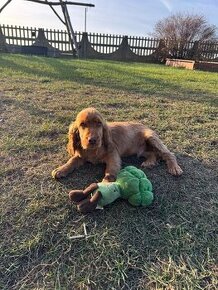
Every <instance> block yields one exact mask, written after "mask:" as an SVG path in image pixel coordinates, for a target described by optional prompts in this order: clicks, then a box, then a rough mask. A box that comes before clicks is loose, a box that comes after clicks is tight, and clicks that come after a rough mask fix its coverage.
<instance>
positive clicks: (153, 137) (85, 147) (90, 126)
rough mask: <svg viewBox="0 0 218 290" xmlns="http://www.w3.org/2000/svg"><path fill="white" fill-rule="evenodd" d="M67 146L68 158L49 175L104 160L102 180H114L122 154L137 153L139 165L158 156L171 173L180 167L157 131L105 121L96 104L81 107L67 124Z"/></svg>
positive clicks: (152, 162)
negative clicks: (85, 107)
mask: <svg viewBox="0 0 218 290" xmlns="http://www.w3.org/2000/svg"><path fill="white" fill-rule="evenodd" d="M68 137H69V142H68V145H67V150H68V152H69V154H70V156H71V157H70V159H69V160H68V161H67V163H65V164H64V165H62V166H60V167H58V168H56V169H54V170H53V171H52V176H53V177H54V178H60V177H64V176H66V175H68V174H69V173H70V172H72V171H73V170H74V169H76V168H78V167H79V166H81V165H82V164H84V163H85V162H86V161H89V162H91V163H94V164H95V163H99V162H101V163H105V164H106V169H105V176H104V180H105V181H114V180H115V179H116V176H117V173H118V172H119V170H120V168H121V157H122V156H130V155H134V154H136V155H137V156H143V157H145V161H144V162H143V163H142V167H151V166H154V165H155V164H156V162H157V160H158V159H160V158H161V159H163V160H165V161H166V164H167V169H168V171H169V173H171V174H172V175H181V174H182V169H181V168H180V166H179V165H178V163H177V160H176V157H175V156H174V154H173V153H171V152H170V151H169V150H168V149H167V147H166V146H165V145H164V144H163V142H162V141H161V140H160V139H159V137H158V136H157V134H156V133H155V132H154V131H152V130H151V129H149V128H147V127H146V126H144V125H142V124H140V123H137V122H111V123H107V122H106V121H105V120H104V118H103V117H102V116H101V114H100V113H99V112H98V111H97V110H96V109H95V108H87V109H84V110H82V111H81V112H80V113H79V114H78V115H77V117H76V120H75V122H74V123H72V124H71V125H70V128H69V134H68Z"/></svg>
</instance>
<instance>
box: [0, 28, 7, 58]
mask: <svg viewBox="0 0 218 290" xmlns="http://www.w3.org/2000/svg"><path fill="white" fill-rule="evenodd" d="M0 51H1V52H7V51H8V50H7V43H6V39H5V36H4V34H3V33H2V29H1V27H0Z"/></svg>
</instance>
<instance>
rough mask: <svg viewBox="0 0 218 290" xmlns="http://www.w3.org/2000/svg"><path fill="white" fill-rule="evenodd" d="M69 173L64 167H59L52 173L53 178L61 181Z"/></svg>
mask: <svg viewBox="0 0 218 290" xmlns="http://www.w3.org/2000/svg"><path fill="white" fill-rule="evenodd" d="M67 174H68V171H66V170H65V169H64V168H63V167H58V168H56V169H54V170H53V171H52V173H51V176H52V177H53V178H55V179H59V178H61V177H65V176H67Z"/></svg>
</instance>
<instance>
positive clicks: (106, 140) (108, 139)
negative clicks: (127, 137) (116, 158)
mask: <svg viewBox="0 0 218 290" xmlns="http://www.w3.org/2000/svg"><path fill="white" fill-rule="evenodd" d="M102 124H103V144H104V147H105V148H106V149H107V150H108V151H111V150H113V148H114V146H113V141H112V136H111V132H110V129H109V127H108V125H107V123H106V122H105V121H103V122H102Z"/></svg>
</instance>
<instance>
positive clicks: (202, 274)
mask: <svg viewBox="0 0 218 290" xmlns="http://www.w3.org/2000/svg"><path fill="white" fill-rule="evenodd" d="M217 95H218V74H217V73H206V72H199V71H187V70H182V69H173V68H168V67H164V66H162V65H152V64H139V63H119V62H110V61H96V60H93V61H92V60H86V61H85V60H83V61H81V60H67V59H66V60H63V59H50V58H40V57H31V56H19V55H9V54H0V113H1V115H0V136H1V138H0V161H1V168H0V178H1V181H0V184H1V187H0V192H1V194H0V207H1V219H0V226H1V239H0V261H1V263H0V273H1V275H0V288H1V289H7V290H8V289H10V290H12V289H75V290H76V289H92V290H93V289H94V290H96V289H97V290H98V289H103V290H106V289H110V290H112V289H116V290H117V289H131V290H132V289H133V290H134V289H217V283H218V281H217V273H218V268H217V246H216V245H217V193H218V190H217V181H218V180H217V175H216V166H217V165H218V164H217V142H218V140H217V113H218V110H217V99H218V98H217ZM87 106H95V107H96V108H97V109H99V110H100V111H101V112H102V114H103V115H104V116H105V118H106V119H107V120H108V121H112V120H126V119H128V120H137V121H140V122H142V123H145V124H147V125H149V126H150V127H152V128H153V129H155V130H157V132H158V133H159V135H160V136H161V138H162V139H163V140H164V142H165V143H166V144H167V146H168V147H169V148H170V149H171V150H172V151H174V152H175V153H176V155H177V157H178V160H179V163H180V165H181V166H182V168H183V169H184V174H183V176H182V177H179V178H175V177H172V176H170V175H169V174H168V173H167V171H166V170H165V169H166V168H165V164H163V163H160V164H159V165H158V166H157V167H155V168H153V169H151V170H146V174H147V175H148V177H149V178H150V180H151V181H152V183H153V185H154V192H155V197H156V198H155V202H154V204H153V205H152V206H151V207H150V208H146V209H144V208H133V207H131V206H129V205H128V204H127V203H125V202H124V201H117V202H115V203H114V204H113V205H110V206H109V207H107V208H106V209H105V210H103V211H97V212H94V213H92V214H89V215H85V216H83V215H80V214H78V213H77V211H76V209H75V207H74V206H71V205H70V204H69V203H68V198H67V193H68V191H69V190H70V189H72V188H84V187H85V186H87V185H88V184H89V183H91V182H94V181H99V180H101V178H102V177H103V166H101V165H99V166H93V165H89V164H88V165H87V166H85V167H82V168H81V169H79V170H78V171H76V172H74V173H73V174H72V175H71V176H69V177H68V178H65V179H63V180H61V181H60V182H58V181H55V180H53V179H52V178H51V175H50V173H51V170H52V169H54V168H55V167H56V166H58V165H61V164H62V163H63V161H65V160H67V157H68V156H67V153H66V151H65V146H66V142H67V130H68V126H69V124H70V122H71V121H72V120H73V119H74V118H75V116H76V114H77V113H78V112H79V111H80V110H81V109H82V108H84V107H87ZM140 162H141V160H137V159H136V158H127V159H124V160H123V165H129V164H133V165H135V166H140ZM84 223H85V224H86V227H87V232H88V235H90V237H89V238H87V239H84V238H82V239H79V240H78V239H73V238H72V237H73V236H75V235H80V234H83V224H84Z"/></svg>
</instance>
